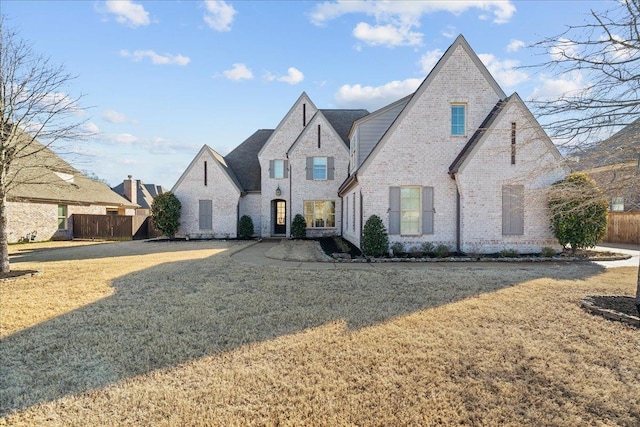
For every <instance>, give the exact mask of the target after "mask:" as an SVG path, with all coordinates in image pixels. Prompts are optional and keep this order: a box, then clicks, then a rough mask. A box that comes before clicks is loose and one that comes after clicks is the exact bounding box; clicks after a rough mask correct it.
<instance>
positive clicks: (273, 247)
mask: <svg viewBox="0 0 640 427" xmlns="http://www.w3.org/2000/svg"><path fill="white" fill-rule="evenodd" d="M606 245H607V246H604V244H603V245H602V246H597V247H596V250H598V251H609V252H615V253H624V254H629V255H631V258H630V259H627V260H621V261H594V262H593V263H594V264H597V265H600V266H602V267H604V268H614V267H638V258H639V254H640V246H637V245H615V246H614V245H613V244H606ZM231 258H232V259H233V260H235V261H238V262H243V263H248V264H252V265H257V266H264V267H280V268H301V269H315V270H318V269H323V270H324V269H330V270H333V269H345V270H354V269H371V268H387V269H391V268H400V269H402V268H404V269H406V268H425V269H426V268H428V269H430V270H433V269H438V268H456V267H466V268H468V267H470V264H481V265H484V266H489V265H490V266H491V267H492V268H511V267H510V266H512V264H513V263H512V262H491V263H486V262H482V263H469V262H457V263H456V262H454V263H451V262H372V263H366V262H335V261H333V259H332V258H330V257H328V256H327V255H325V254H324V253H323V252H322V249H321V248H320V244H319V243H318V242H316V241H312V240H308V241H300V240H289V239H282V240H280V239H265V240H260V241H258V242H255V243H253V244H251V245H249V246H247V247H246V248H244V249H241V250H239V251H237V252H236V253H234V254H233V255H232V256H231ZM519 264H520V263H519ZM522 264H529V265H531V266H539V265H541V264H540V263H530V262H529V263H524V262H523V263H522Z"/></svg>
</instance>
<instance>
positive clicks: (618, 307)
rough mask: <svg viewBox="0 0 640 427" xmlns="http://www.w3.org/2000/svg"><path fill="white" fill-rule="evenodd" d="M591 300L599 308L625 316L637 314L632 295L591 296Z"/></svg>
mask: <svg viewBox="0 0 640 427" xmlns="http://www.w3.org/2000/svg"><path fill="white" fill-rule="evenodd" d="M591 298H592V299H593V302H594V303H595V305H596V306H598V307H599V308H604V309H605V310H614V311H617V312H618V313H623V314H626V315H627V316H636V317H637V316H638V310H636V305H635V304H634V298H633V297H625V296H617V295H614V296H592V297H591Z"/></svg>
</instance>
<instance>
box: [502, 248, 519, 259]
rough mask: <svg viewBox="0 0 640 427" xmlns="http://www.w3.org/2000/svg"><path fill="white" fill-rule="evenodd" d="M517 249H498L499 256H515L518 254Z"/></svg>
mask: <svg viewBox="0 0 640 427" xmlns="http://www.w3.org/2000/svg"><path fill="white" fill-rule="evenodd" d="M519 254H520V253H519V252H518V250H517V249H503V250H501V251H500V256H501V257H503V258H515V257H517V256H518V255H519Z"/></svg>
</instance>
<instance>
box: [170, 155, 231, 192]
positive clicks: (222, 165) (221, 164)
mask: <svg viewBox="0 0 640 427" xmlns="http://www.w3.org/2000/svg"><path fill="white" fill-rule="evenodd" d="M205 154H208V155H209V156H210V157H212V158H213V160H215V161H214V164H215V165H217V167H218V168H219V169H220V170H221V171H222V172H223V174H224V175H225V176H226V177H227V178H228V180H229V182H230V183H231V184H232V185H233V186H234V187H235V188H236V189H237V190H238V192H239V193H242V185H241V184H240V182H239V181H238V178H236V175H235V174H234V173H233V170H231V168H230V167H229V165H228V164H227V162H226V161H225V159H224V157H222V156H221V155H220V154H218V152H216V151H215V150H214V149H213V148H211V147H209V146H208V145H206V144H205V145H203V146H202V148H201V149H200V151H198V154H196V156H195V157H194V158H193V160H192V161H191V163H189V166H187V169H185V171H184V172H183V173H182V175H180V178H178V181H176V183H175V184H174V186H173V188H172V189H171V191H172V192H175V191H176V189H177V188H178V187H179V186H180V185H181V184H182V182H183V181H184V179H185V177H186V176H187V175H189V173H190V172H191V170H192V169H193V168H194V166H195V165H196V163H197V162H198V160H199V159H200V158H201V157H202V156H203V155H205Z"/></svg>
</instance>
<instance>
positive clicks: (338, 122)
mask: <svg viewBox="0 0 640 427" xmlns="http://www.w3.org/2000/svg"><path fill="white" fill-rule="evenodd" d="M320 111H321V112H322V114H323V115H324V116H325V118H326V119H327V121H328V122H329V123H330V124H331V126H332V127H333V129H334V130H335V131H336V132H337V134H338V135H340V138H342V141H344V143H345V145H346V146H347V147H349V143H350V141H349V131H350V130H351V125H353V122H355V121H356V120H358V119H361V118H362V117H364V116H366V115H368V114H369V112H368V111H367V110H362V109H360V110H324V109H321V110H320Z"/></svg>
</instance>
